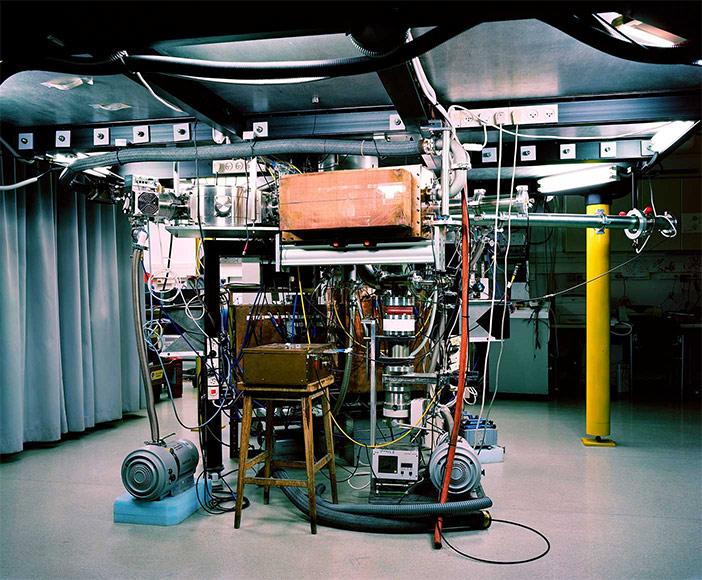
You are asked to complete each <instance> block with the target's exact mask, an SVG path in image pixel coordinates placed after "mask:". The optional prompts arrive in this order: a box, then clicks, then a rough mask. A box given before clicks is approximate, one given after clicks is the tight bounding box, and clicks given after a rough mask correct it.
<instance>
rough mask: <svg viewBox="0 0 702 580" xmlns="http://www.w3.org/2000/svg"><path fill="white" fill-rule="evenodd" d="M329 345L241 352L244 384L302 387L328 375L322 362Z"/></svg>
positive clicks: (282, 346) (281, 346)
mask: <svg viewBox="0 0 702 580" xmlns="http://www.w3.org/2000/svg"><path fill="white" fill-rule="evenodd" d="M332 350H333V351H336V347H335V346H334V345H332V344H315V343H312V344H264V345H261V346H253V347H249V348H245V349H244V358H243V364H244V383H246V384H247V385H278V386H281V387H299V388H304V387H306V386H307V385H308V384H309V383H313V382H315V381H318V380H321V379H323V378H325V377H328V376H329V375H330V374H331V371H330V370H329V366H328V365H326V364H323V363H324V360H323V359H324V358H325V357H326V356H329V355H328V354H327V353H328V352H330V351H332Z"/></svg>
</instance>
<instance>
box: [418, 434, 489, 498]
mask: <svg viewBox="0 0 702 580" xmlns="http://www.w3.org/2000/svg"><path fill="white" fill-rule="evenodd" d="M448 450H449V434H448V433H445V434H444V435H442V436H441V438H440V439H439V441H438V444H437V446H436V449H434V452H433V453H432V454H431V459H430V460H429V477H430V478H431V482H432V483H433V484H434V487H436V489H438V490H441V487H442V485H443V483H444V473H445V472H446V459H447V456H448ZM481 472H482V467H481V466H480V460H479V459H478V456H477V455H476V454H475V452H474V451H473V448H472V447H471V446H470V445H468V443H467V442H466V440H465V439H463V438H462V437H459V438H458V441H457V442H456V455H455V457H454V460H453V467H452V469H451V481H450V483H449V493H450V494H455V495H457V494H462V493H468V492H469V491H471V490H473V489H475V488H476V487H478V485H479V484H480V474H481Z"/></svg>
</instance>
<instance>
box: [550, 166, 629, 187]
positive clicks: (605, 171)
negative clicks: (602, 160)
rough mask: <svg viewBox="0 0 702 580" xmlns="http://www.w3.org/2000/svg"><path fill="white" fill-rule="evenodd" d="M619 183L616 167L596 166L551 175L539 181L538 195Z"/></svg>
mask: <svg viewBox="0 0 702 580" xmlns="http://www.w3.org/2000/svg"><path fill="white" fill-rule="evenodd" d="M615 181H619V176H618V174H617V166H616V165H598V166H597V167H589V168H587V169H580V170H578V171H571V172H570V173H561V174H560V175H551V176H549V177H543V178H541V179H539V182H538V183H539V192H540V193H544V194H546V193H556V192H559V191H568V190H570V189H583V188H586V187H592V186H595V185H604V184H605V183H613V182H615Z"/></svg>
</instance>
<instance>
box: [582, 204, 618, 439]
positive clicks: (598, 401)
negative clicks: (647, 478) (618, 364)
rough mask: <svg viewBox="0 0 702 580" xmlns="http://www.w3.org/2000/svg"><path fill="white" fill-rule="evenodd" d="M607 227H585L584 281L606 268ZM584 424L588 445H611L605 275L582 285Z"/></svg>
mask: <svg viewBox="0 0 702 580" xmlns="http://www.w3.org/2000/svg"><path fill="white" fill-rule="evenodd" d="M587 213H588V214H597V213H604V214H605V215H607V214H609V204H589V205H588V206H587ZM609 235H610V234H609V230H604V231H600V230H597V229H595V228H587V229H586V236H587V238H586V255H585V259H586V262H587V268H586V274H585V279H586V280H592V279H593V278H597V277H598V276H600V275H601V274H603V273H604V272H606V271H607V270H609ZM586 288H587V290H586V318H587V321H586V346H585V361H586V370H585V381H586V389H587V390H586V395H585V396H586V399H585V424H586V425H585V427H586V432H587V434H588V435H593V436H594V439H590V438H587V437H583V439H582V442H583V444H584V445H588V446H607V447H613V446H614V445H615V443H614V441H611V440H609V439H607V437H608V436H609V433H610V421H609V399H610V396H609V298H610V294H609V274H608V275H606V276H602V277H601V278H597V279H596V280H594V281H593V282H590V283H589V284H587V285H586Z"/></svg>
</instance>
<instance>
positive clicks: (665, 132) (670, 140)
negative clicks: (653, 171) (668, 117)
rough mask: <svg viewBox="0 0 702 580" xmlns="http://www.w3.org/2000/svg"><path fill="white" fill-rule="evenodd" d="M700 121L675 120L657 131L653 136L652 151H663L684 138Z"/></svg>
mask: <svg viewBox="0 0 702 580" xmlns="http://www.w3.org/2000/svg"><path fill="white" fill-rule="evenodd" d="M697 123H699V121H673V122H672V123H668V124H667V125H666V126H665V127H663V128H661V129H659V130H658V131H656V134H655V135H654V136H653V137H651V151H653V152H654V153H663V151H665V150H666V149H668V148H669V147H670V146H671V145H673V144H674V143H676V142H678V141H679V140H680V139H682V138H683V137H684V136H685V135H687V133H689V131H690V130H691V129H692V128H693V127H694V126H695V125H697Z"/></svg>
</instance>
